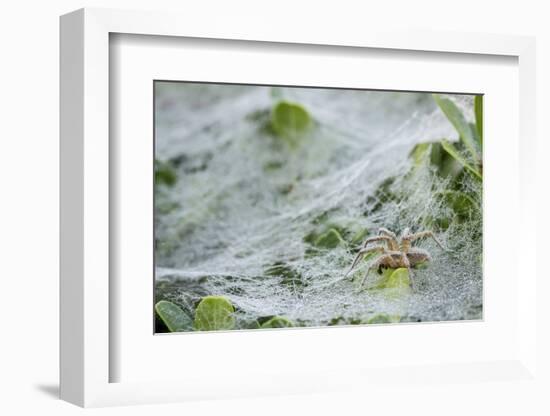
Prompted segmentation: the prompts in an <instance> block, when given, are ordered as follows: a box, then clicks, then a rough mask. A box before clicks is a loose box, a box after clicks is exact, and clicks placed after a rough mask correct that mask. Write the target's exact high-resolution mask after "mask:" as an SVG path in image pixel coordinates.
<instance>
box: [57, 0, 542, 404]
mask: <svg viewBox="0 0 550 416" xmlns="http://www.w3.org/2000/svg"><path fill="white" fill-rule="evenodd" d="M117 33H118V34H128V35H146V36H164V37H168V36H169V37H172V38H174V37H176V38H177V37H180V38H202V39H225V40H227V41H249V42H270V43H274V42H276V43H277V44H279V45H280V47H281V48H282V49H284V48H285V45H287V44H300V45H306V46H307V45H312V46H313V45H317V46H319V45H331V47H336V48H338V47H340V48H346V47H353V48H371V49H383V50H405V51H413V52H414V51H424V52H433V53H436V54H440V55H444V54H463V55H466V54H467V55H469V56H471V59H474V60H475V57H476V55H499V56H508V57H513V58H515V59H517V60H518V63H517V65H518V68H519V76H518V83H519V103H518V104H519V105H518V108H519V110H518V111H519V113H518V114H517V118H518V121H519V122H518V124H519V134H518V137H519V149H520V153H519V159H518V164H519V169H518V170H517V172H518V177H516V178H513V179H515V183H518V185H519V189H516V191H517V195H518V199H519V197H521V201H516V203H518V207H517V208H518V209H517V211H514V212H516V214H517V218H514V219H513V223H514V224H517V225H518V227H517V231H516V233H517V239H518V240H519V249H518V256H517V257H518V258H517V259H516V263H514V264H515V265H519V264H521V265H522V279H521V281H519V280H515V281H514V283H517V285H518V288H519V290H518V292H517V294H516V298H515V306H514V311H513V317H514V318H515V319H517V322H519V323H518V324H517V328H516V329H517V331H516V332H517V333H514V336H513V340H514V341H515V342H517V345H514V348H510V349H509V350H508V349H507V350H506V352H505V353H504V354H500V355H499V354H495V356H497V357H498V359H497V360H494V361H492V360H487V358H486V357H483V358H481V359H478V360H476V359H474V358H475V357H474V358H473V359H472V361H471V362H464V361H463V362H461V363H453V362H447V361H445V358H441V360H440V361H439V362H438V364H434V363H426V362H423V361H419V362H418V365H417V366H416V367H414V371H413V370H411V367H410V363H408V365H409V367H404V368H403V369H400V368H392V369H389V368H387V367H381V368H377V367H375V366H373V365H366V366H365V367H362V366H360V365H359V366H358V367H357V369H350V367H349V366H342V368H330V369H328V368H325V369H321V374H326V375H329V376H330V377H325V378H323V377H320V373H318V372H315V371H313V370H312V368H309V369H307V368H303V369H300V368H296V371H295V372H289V371H288V369H284V371H283V370H281V372H280V373H273V372H271V373H269V376H266V377H265V379H261V378H260V379H248V380H247V379H243V380H240V382H236V383H233V384H230V385H227V383H215V382H212V381H211V380H209V378H208V374H205V375H204V376H202V377H201V376H200V373H195V374H194V375H193V376H192V377H187V378H183V379H181V380H179V379H178V380H160V381H159V380H157V381H131V382H125V381H120V380H119V381H118V382H112V381H113V376H112V371H111V368H112V366H113V365H114V363H115V361H117V360H120V359H121V357H120V356H117V352H116V351H119V350H116V351H115V350H113V349H112V342H111V341H112V337H113V334H112V332H110V328H112V324H111V319H112V312H113V311H114V310H116V308H117V305H115V304H113V302H115V301H116V299H114V298H113V297H112V296H110V295H112V292H113V287H112V282H110V280H109V276H110V274H111V272H112V268H113V259H112V258H110V251H109V247H110V229H111V227H112V226H113V224H112V220H113V218H112V217H111V215H110V199H112V198H113V195H112V194H110V189H111V192H112V188H111V187H110V179H111V178H110V172H112V171H113V170H114V169H116V166H113V159H112V158H110V151H109V150H110V149H109V137H110V134H111V132H110V124H109V118H110V112H109V110H110V107H109V99H110V93H111V90H110V75H109V53H110V40H109V38H110V35H111V34H117ZM534 72H535V43H534V39H532V38H529V37H518V36H508V35H487V34H466V33H437V34H434V33H427V32H420V31H418V32H411V31H407V32H406V33H405V32H396V31H386V32H384V31H377V30H370V31H369V30H364V31H361V33H356V32H341V33H333V34H328V32H325V31H323V30H311V31H308V32H307V33H305V32H303V31H300V30H298V28H292V27H290V28H285V30H284V31H283V30H281V28H280V26H279V25H277V24H273V25H265V24H264V25H261V26H258V25H254V24H253V23H252V22H251V23H250V26H249V27H246V26H245V27H243V26H242V25H241V26H239V27H238V29H237V28H235V27H233V26H232V25H231V22H227V21H225V20H223V19H220V20H217V21H212V22H209V23H206V22H203V21H196V20H194V19H193V17H192V16H185V15H177V14H176V15H174V14H167V13H151V12H134V11H119V10H107V9H82V10H78V11H76V12H73V13H70V14H68V15H65V16H63V17H62V18H61V236H60V237H61V281H60V285H61V311H60V312H61V315H60V316H61V339H60V349H61V356H60V358H61V389H60V394H61V398H62V399H64V400H67V401H69V402H71V403H75V404H77V405H80V406H85V407H88V406H107V405H119V404H138V403H159V402H167V401H182V400H192V399H199V398H214V397H239V396H254V395H261V394H280V393H301V392H322V391H327V390H335V389H336V390H338V389H341V388H351V386H352V385H354V386H356V388H361V386H367V385H368V386H370V387H369V388H370V389H373V388H374V387H372V386H373V380H375V379H376V380H378V381H379V380H381V379H382V380H386V381H387V382H391V380H390V378H389V377H388V374H390V375H392V376H393V377H399V378H400V380H403V382H409V383H412V382H413V380H416V381H417V382H419V383H420V384H421V385H422V386H423V387H422V388H425V389H426V390H429V389H430V383H429V382H428V381H427V380H433V379H434V377H435V378H437V379H438V380H447V381H450V382H453V381H455V380H461V381H470V382H472V383H480V382H481V380H485V379H487V378H489V379H491V380H493V379H497V380H498V379H499V378H502V379H505V380H517V381H518V382H520V381H522V380H526V379H530V380H535V382H536V360H535V359H536V355H535V350H536V345H537V339H536V330H537V327H536V321H535V320H534V319H531V318H529V319H527V318H526V319H522V318H523V317H533V316H535V314H536V302H535V298H536V276H537V271H536V268H535V263H534V262H533V261H527V260H528V256H530V255H531V254H530V252H529V250H528V243H529V242H531V241H535V240H536V236H535V234H534V233H535V231H534V230H535V229H536V223H535V221H536V220H535V218H534V216H533V215H527V214H526V213H528V212H529V213H531V212H535V209H534V205H535V201H536V200H535V198H534V195H535V191H536V190H535V189H534V186H533V182H532V181H531V180H530V178H531V177H532V176H533V175H534V169H535V163H534V161H535V154H534V143H535V139H536V137H535V132H534V126H535V124H536V123H535V120H534V117H535V114H536V112H535V89H536V85H535V73H534ZM486 157H487V156H486ZM489 157H491V156H490V155H489ZM115 162H116V161H115ZM514 195H515V194H514ZM512 273H514V276H515V277H516V278H517V275H518V273H519V267H518V268H517V269H515V270H513V271H512ZM145 307H146V308H148V310H149V311H150V310H151V308H149V306H148V305H147V306H145ZM144 325H145V323H144ZM411 328H413V327H412V326H408V327H404V328H403V329H398V331H400V332H404V331H409V332H410V331H411ZM457 328H458V326H455V327H454V328H450V329H449V328H447V329H446V331H447V333H448V334H451V335H452V333H456V332H457V331H460V329H457ZM356 330H357V329H356V328H350V329H345V331H346V334H351V333H352V331H356ZM308 331H309V332H308V335H307V337H308V339H309V341H307V339H306V338H302V341H301V342H314V343H317V344H322V343H323V339H324V338H326V337H327V335H326V333H324V332H322V331H318V330H308ZM381 331H383V329H381V330H380V331H378V332H377V333H373V334H374V335H373V336H374V337H380V340H381V347H382V348H383V347H384V342H387V341H384V340H385V339H386V338H385V335H383V333H382V332H381ZM428 331H429V330H428ZM299 332H300V331H299V330H295V331H291V332H286V333H287V334H291V333H293V334H294V335H273V334H276V331H273V332H269V334H271V335H264V338H265V339H264V340H263V341H262V340H260V338H259V337H260V335H258V336H256V337H257V339H258V342H268V343H271V344H273V343H277V342H287V341H283V338H281V337H285V336H286V337H287V339H288V336H296V334H298V333H299ZM281 333H282V332H279V334H281ZM341 334H344V332H341ZM240 335H242V334H201V335H196V337H204V336H207V337H211V336H224V337H230V338H231V340H232V342H234V343H238V342H242V341H240V340H239V336H240ZM151 336H152V334H151ZM346 336H347V335H346ZM467 336H471V335H467ZM170 338H171V337H164V341H163V343H164V345H166V344H167V343H170V342H171V341H170ZM177 338H179V341H177V342H179V343H181V342H183V341H182V339H183V338H182V337H179V336H178V337H177ZM172 339H174V340H175V338H172ZM174 342H176V341H174ZM259 345H260V344H259ZM366 370H368V371H366ZM412 373H414V375H411V374H412ZM333 375H336V376H335V377H332V376H333ZM151 380H154V377H151ZM342 380H348V381H346V382H342ZM407 380H408V381H407ZM422 383H425V384H422Z"/></svg>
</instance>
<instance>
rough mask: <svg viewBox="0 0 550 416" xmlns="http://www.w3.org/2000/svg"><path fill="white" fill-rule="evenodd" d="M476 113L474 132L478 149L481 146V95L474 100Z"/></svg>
mask: <svg viewBox="0 0 550 416" xmlns="http://www.w3.org/2000/svg"><path fill="white" fill-rule="evenodd" d="M474 108H475V113H476V131H477V135H478V137H479V147H480V148H481V147H482V146H483V95H476V96H475V98H474Z"/></svg>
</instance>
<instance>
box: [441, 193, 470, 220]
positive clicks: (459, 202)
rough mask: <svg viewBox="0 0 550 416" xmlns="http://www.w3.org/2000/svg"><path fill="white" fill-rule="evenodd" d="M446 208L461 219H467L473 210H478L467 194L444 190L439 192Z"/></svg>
mask: <svg viewBox="0 0 550 416" xmlns="http://www.w3.org/2000/svg"><path fill="white" fill-rule="evenodd" d="M439 194H440V195H441V196H442V197H443V199H444V200H445V202H446V203H447V205H448V206H450V207H451V208H452V209H453V211H454V212H455V213H456V214H457V215H458V216H459V217H461V218H465V217H468V216H469V215H470V214H471V212H472V211H473V210H475V209H476V208H478V205H479V204H478V203H476V201H475V200H474V199H473V198H472V197H471V196H470V195H468V194H467V193H465V192H460V191H452V190H446V191H442V192H439Z"/></svg>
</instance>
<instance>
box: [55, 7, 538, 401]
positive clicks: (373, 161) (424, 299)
mask: <svg viewBox="0 0 550 416" xmlns="http://www.w3.org/2000/svg"><path fill="white" fill-rule="evenodd" d="M232 28H233V27H232V26H231V25H229V24H227V25H224V24H220V25H206V26H205V25H203V24H199V23H198V22H194V21H193V19H191V18H190V17H189V16H186V17H182V16H174V15H169V14H163V13H144V12H123V11H113V10H96V9H92V10H90V9H85V10H80V11H77V12H74V13H71V14H69V15H66V16H63V17H62V19H61V81H62V87H61V103H62V106H61V111H62V120H61V191H62V195H61V207H62V208H61V209H62V212H61V214H62V215H61V220H62V221H61V241H62V259H61V290H62V294H61V396H62V398H63V399H65V400H68V401H70V402H73V403H76V404H78V405H82V406H104V405H113V404H137V403H154V402H164V401H181V400H193V399H204V398H214V397H216V398H220V397H222V398H223V397H228V398H229V397H239V396H241V397H242V396H244V397H247V396H255V395H269V394H281V393H292V394H296V393H302V392H303V393H306V392H322V391H334V390H342V389H346V390H348V389H361V390H364V389H368V390H369V391H371V392H372V391H376V389H383V388H384V387H383V384H384V383H393V382H394V381H395V380H396V379H398V380H399V382H400V383H402V384H403V385H410V384H413V383H414V384H415V385H419V386H420V387H419V388H421V389H423V390H424V391H426V392H428V391H429V390H430V383H433V381H434V380H437V382H450V383H453V382H456V381H458V380H460V381H467V382H468V383H474V384H475V383H480V382H481V381H487V380H489V381H499V380H508V381H510V380H511V381H515V380H517V381H518V382H519V381H522V380H528V379H529V380H531V379H532V378H533V374H534V368H535V363H534V348H535V346H536V338H535V333H536V326H535V323H532V321H531V320H528V319H527V320H524V319H521V317H524V316H529V315H531V314H533V313H534V312H533V310H534V308H535V307H536V303H535V302H533V299H534V293H535V292H534V291H535V286H536V285H535V280H536V270H535V265H534V264H532V263H530V262H529V261H527V260H526V259H528V257H529V245H530V243H529V242H530V241H534V236H533V235H532V233H533V231H532V230H534V229H535V227H534V226H533V221H534V219H533V218H532V217H530V216H527V215H525V213H526V212H528V209H529V204H533V203H534V202H533V201H534V200H533V199H530V198H529V197H528V196H529V195H532V193H533V192H534V190H533V189H532V187H531V185H530V184H529V180H528V178H529V177H530V175H532V169H533V163H532V162H533V160H534V154H533V151H532V148H531V147H530V146H529V143H532V142H533V141H534V132H533V130H532V128H533V127H532V126H533V122H532V118H531V117H533V115H534V111H532V110H533V108H534V105H535V104H534V98H533V97H534V89H535V84H534V78H533V77H532V74H533V71H534V46H533V43H534V42H533V40H532V39H530V38H522V37H513V36H489V35H481V34H476V35H473V34H470V35H465V34H440V35H438V36H426V35H425V34H423V33H421V32H418V33H407V35H406V36H404V35H403V33H394V32H379V31H372V32H369V31H366V32H365V33H364V34H363V35H362V37H360V38H358V37H354V36H350V35H349V34H348V35H346V34H341V35H331V37H330V39H327V38H326V34H325V33H324V32H323V31H321V30H319V31H312V32H310V33H309V34H308V35H307V38H304V37H303V36H302V35H301V34H300V33H299V31H293V30H292V29H290V30H286V31H284V32H282V31H280V30H277V29H276V28H275V27H272V28H270V27H268V26H267V27H265V28H263V29H261V30H260V29H258V28H257V27H250V28H248V29H247V28H246V27H243V31H244V32H239V33H236V32H234V31H233V29H232ZM245 32H246V35H243V33H245ZM518 149H520V151H519V153H518V151H517V150H518ZM510 224H515V225H514V226H513V227H510ZM502 230H506V232H505V233H504V232H503V231H502ZM510 244H514V247H516V249H515V250H513V251H510ZM520 265H521V279H520V278H519V277H520ZM405 346H406V347H405ZM343 352H345V353H343ZM227 377H231V382H230V383H228V382H227ZM384 380H385V381H384Z"/></svg>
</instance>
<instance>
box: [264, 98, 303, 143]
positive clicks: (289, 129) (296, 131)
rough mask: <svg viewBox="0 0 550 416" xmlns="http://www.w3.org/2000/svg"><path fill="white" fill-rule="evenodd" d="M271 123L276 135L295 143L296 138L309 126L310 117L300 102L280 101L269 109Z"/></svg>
mask: <svg viewBox="0 0 550 416" xmlns="http://www.w3.org/2000/svg"><path fill="white" fill-rule="evenodd" d="M271 125H272V127H273V130H274V131H275V133H276V134H277V135H278V136H280V137H282V138H284V139H287V141H289V143H290V144H291V145H296V144H297V139H298V138H299V137H300V136H302V135H303V134H304V133H306V132H307V131H308V129H309V128H310V126H311V117H310V116H309V113H308V112H307V110H306V109H305V108H304V107H302V106H301V105H300V104H296V103H291V102H288V101H280V102H278V103H277V104H276V105H275V106H274V107H273V109H272V111H271Z"/></svg>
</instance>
